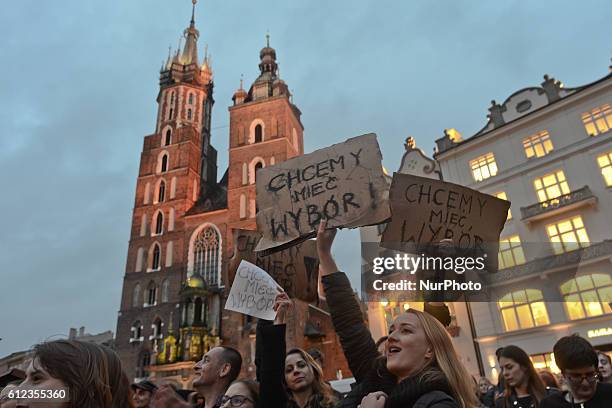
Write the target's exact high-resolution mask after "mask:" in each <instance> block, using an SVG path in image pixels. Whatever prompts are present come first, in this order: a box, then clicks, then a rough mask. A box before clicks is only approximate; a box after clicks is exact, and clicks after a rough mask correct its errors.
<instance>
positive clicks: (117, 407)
mask: <svg viewBox="0 0 612 408" xmlns="http://www.w3.org/2000/svg"><path fill="white" fill-rule="evenodd" d="M33 350H34V354H33V359H32V361H31V362H30V365H29V366H28V368H27V370H26V378H25V380H24V381H23V383H22V384H21V385H20V387H21V388H28V389H32V388H38V389H65V390H66V395H67V397H68V398H67V400H69V402H64V403H58V404H57V405H54V404H51V403H50V404H48V405H47V406H48V407H49V408H51V407H68V408H72V407H100V408H123V407H130V406H131V403H130V383H129V380H128V378H127V376H126V375H125V373H124V372H123V370H122V368H121V361H120V360H119V357H118V356H117V354H116V353H115V352H114V351H112V350H111V349H109V348H107V347H104V346H99V345H96V344H93V343H87V342H82V341H78V340H56V341H50V342H45V343H41V344H38V345H36V346H34V349H33Z"/></svg>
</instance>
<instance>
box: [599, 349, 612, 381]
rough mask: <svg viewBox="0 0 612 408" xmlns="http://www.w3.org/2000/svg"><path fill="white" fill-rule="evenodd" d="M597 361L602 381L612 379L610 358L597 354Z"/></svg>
mask: <svg viewBox="0 0 612 408" xmlns="http://www.w3.org/2000/svg"><path fill="white" fill-rule="evenodd" d="M597 359H598V360H599V366H598V367H597V368H598V369H599V374H600V375H601V376H602V378H603V379H604V380H608V379H610V378H612V365H610V358H609V357H607V356H606V355H604V354H601V353H599V354H597Z"/></svg>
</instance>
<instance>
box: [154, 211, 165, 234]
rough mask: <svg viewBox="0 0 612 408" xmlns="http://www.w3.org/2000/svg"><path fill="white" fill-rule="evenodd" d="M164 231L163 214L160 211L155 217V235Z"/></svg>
mask: <svg viewBox="0 0 612 408" xmlns="http://www.w3.org/2000/svg"><path fill="white" fill-rule="evenodd" d="M163 232H164V214H163V213H162V212H161V211H160V212H158V213H157V218H156V219H155V235H161V234H162V233H163Z"/></svg>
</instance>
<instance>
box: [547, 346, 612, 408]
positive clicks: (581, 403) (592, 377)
mask: <svg viewBox="0 0 612 408" xmlns="http://www.w3.org/2000/svg"><path fill="white" fill-rule="evenodd" d="M553 353H554V354H555V362H556V363H557V366H558V367H559V368H560V369H561V374H562V375H563V377H564V378H565V380H566V381H567V384H568V386H569V391H567V392H565V393H562V394H560V393H555V394H551V395H549V396H548V397H546V398H544V399H543V400H542V403H541V405H540V408H558V407H559V408H578V407H580V408H605V407H610V404H611V402H610V401H612V384H603V383H600V382H599V381H598V379H599V377H598V372H597V364H598V360H597V353H596V352H595V350H594V349H593V346H591V344H590V343H589V342H588V341H587V340H585V339H584V338H582V337H580V336H578V335H572V336H566V337H563V338H561V339H560V340H559V341H558V342H557V343H556V344H555V346H554V348H553Z"/></svg>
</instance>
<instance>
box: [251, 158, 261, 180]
mask: <svg viewBox="0 0 612 408" xmlns="http://www.w3.org/2000/svg"><path fill="white" fill-rule="evenodd" d="M261 168H263V164H262V163H261V162H257V164H255V168H254V174H255V179H254V180H253V182H257V170H259V169H261Z"/></svg>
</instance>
